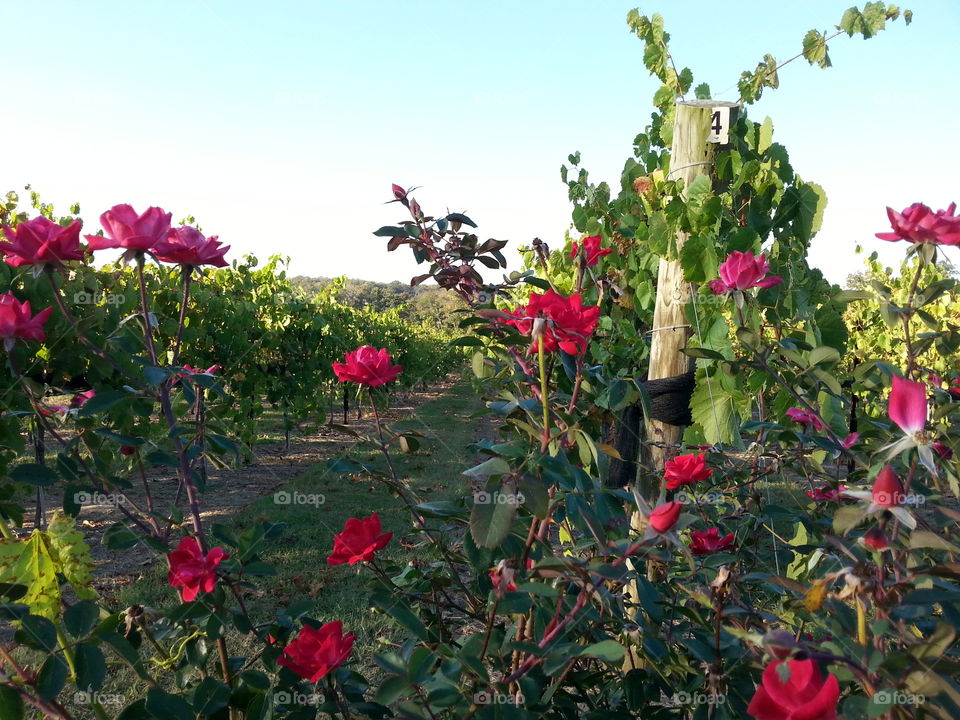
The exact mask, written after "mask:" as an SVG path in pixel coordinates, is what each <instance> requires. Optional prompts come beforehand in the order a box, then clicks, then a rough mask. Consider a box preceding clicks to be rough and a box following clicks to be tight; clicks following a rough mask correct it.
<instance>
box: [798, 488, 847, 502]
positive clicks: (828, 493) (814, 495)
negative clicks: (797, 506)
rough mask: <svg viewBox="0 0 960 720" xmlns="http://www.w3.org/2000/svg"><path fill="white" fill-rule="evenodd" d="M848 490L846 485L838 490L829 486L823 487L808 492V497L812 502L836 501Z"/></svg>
mask: <svg viewBox="0 0 960 720" xmlns="http://www.w3.org/2000/svg"><path fill="white" fill-rule="evenodd" d="M846 489H847V486H846V485H840V486H839V487H836V488H832V487H830V486H829V485H823V486H821V487H818V488H816V489H814V490H807V497H808V498H810V499H812V500H836V499H838V498H839V497H840V496H841V495H842V494H843V493H844V492H845V491H846Z"/></svg>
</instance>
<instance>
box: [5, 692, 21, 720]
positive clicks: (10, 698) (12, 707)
mask: <svg viewBox="0 0 960 720" xmlns="http://www.w3.org/2000/svg"><path fill="white" fill-rule="evenodd" d="M0 720H23V700H21V699H20V694H19V693H18V692H17V691H16V690H14V689H13V688H12V687H10V686H8V685H0Z"/></svg>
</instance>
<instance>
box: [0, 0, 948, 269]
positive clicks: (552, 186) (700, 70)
mask: <svg viewBox="0 0 960 720" xmlns="http://www.w3.org/2000/svg"><path fill="white" fill-rule="evenodd" d="M850 4H851V0H838V1H836V2H835V1H833V0H830V1H827V0H809V1H807V2H802V3H799V2H798V3H772V2H769V0H762V1H754V0H742V1H737V2H728V3H718V2H716V0H709V1H707V0H687V1H686V2H676V1H675V2H666V1H665V0H657V1H656V2H650V3H647V4H644V5H642V6H641V9H642V10H643V11H644V12H646V13H648V14H649V13H653V12H660V13H662V14H663V15H664V17H665V19H666V23H667V30H668V31H669V32H670V33H671V35H672V51H673V55H674V57H675V59H676V62H677V64H678V66H680V67H682V66H689V67H690V68H691V69H692V70H693V72H694V76H695V82H697V83H699V82H703V81H706V82H708V83H709V84H710V86H711V88H712V89H713V91H714V97H717V98H720V99H731V100H735V99H736V95H737V93H736V88H735V83H736V80H737V78H738V77H739V74H740V72H741V71H742V70H744V69H752V68H753V67H754V66H755V64H756V62H757V61H758V60H759V59H760V58H761V57H762V55H763V54H764V53H766V52H770V53H772V54H773V55H775V56H776V57H777V58H778V59H781V60H782V59H786V58H787V57H789V56H791V55H793V54H795V53H796V52H798V51H799V49H800V41H801V38H802V37H803V35H804V33H805V32H806V31H807V30H809V29H811V28H817V29H820V30H827V29H831V30H832V28H833V25H834V24H835V23H836V22H837V21H839V19H840V16H841V15H842V13H843V10H844V9H845V8H846V7H848V6H849V5H850ZM906 6H907V7H910V8H911V9H913V10H914V13H915V14H914V22H913V24H912V25H911V26H910V27H904V25H903V23H902V21H899V22H898V23H896V24H894V25H893V26H892V27H891V28H888V30H887V31H885V32H884V33H881V34H880V35H879V36H878V37H876V38H874V39H871V40H869V41H863V40H861V39H850V38H846V37H845V36H843V37H839V38H837V39H836V40H834V41H833V42H832V43H831V47H830V54H831V57H832V59H833V62H834V67H833V68H831V69H829V70H826V71H821V70H819V69H816V68H811V67H810V66H808V65H807V64H806V62H805V61H803V60H802V59H801V60H798V61H796V62H794V63H793V64H791V65H789V66H788V67H787V68H785V69H784V70H783V71H782V73H781V88H780V89H779V90H778V91H775V92H771V93H769V94H768V95H766V96H765V97H764V99H763V100H762V101H761V102H760V104H759V105H758V106H755V107H754V108H752V109H751V111H750V112H751V116H752V117H753V118H754V119H756V120H762V119H763V116H764V115H770V116H771V117H772V118H773V121H774V126H775V128H776V135H775V137H776V139H777V140H778V141H780V142H781V143H783V144H784V145H786V147H787V148H788V150H789V151H790V155H791V160H792V162H793V164H794V166H795V168H796V169H797V170H798V172H799V173H800V174H801V175H802V176H803V177H804V178H806V179H809V180H813V181H816V182H819V183H820V184H822V185H823V186H824V187H825V189H826V191H827V194H828V196H829V198H830V205H829V207H828V210H827V214H826V224H825V227H824V231H823V232H822V233H821V236H820V237H818V239H817V240H816V241H815V243H814V248H813V253H812V258H811V259H812V262H813V263H814V264H815V265H818V266H820V267H822V268H823V269H824V271H825V272H826V273H827V275H828V277H830V278H831V279H833V280H835V281H842V280H843V279H844V277H845V276H846V274H847V273H848V272H851V271H853V270H855V269H857V266H858V261H857V260H856V258H855V257H854V256H853V247H854V245H855V244H856V243H857V242H861V243H864V244H865V245H867V246H868V247H875V246H880V245H887V244H886V243H882V241H879V240H873V239H872V238H873V233H874V232H877V231H882V230H885V229H886V220H885V215H884V207H885V206H886V205H888V204H889V205H893V206H895V207H898V208H902V207H903V206H905V205H907V204H909V203H911V202H913V201H923V202H926V203H928V204H930V205H932V206H934V207H937V208H939V207H944V206H945V205H946V204H948V203H949V202H950V201H951V200H954V199H957V200H960V193H957V187H958V185H957V183H956V181H955V173H956V170H957V168H958V167H960V150H958V147H957V138H956V131H955V128H956V127H957V124H958V117H960V100H958V96H957V92H956V74H955V73H956V71H957V68H958V67H960V62H958V60H960V42H958V40H957V38H958V30H960V3H958V2H956V0H919V1H918V2H913V3H907V5H906ZM632 7H634V5H633V4H631V3H630V2H625V3H618V2H611V1H610V0H603V1H602V2H587V1H586V0H581V1H580V2H573V1H564V2H558V1H556V0H553V1H547V0H537V1H530V0H527V1H525V2H517V1H516V0H513V1H512V2H503V1H500V0H491V1H489V2H483V3H466V2H458V1H454V0H445V1H441V0H436V1H433V0H431V1H426V0H424V1H422V2H414V1H409V2H403V1H400V0H395V1H393V2H386V1H377V2H372V1H370V0H367V1H354V2H331V1H326V0H324V1H320V0H316V1H314V2H308V1H306V0H302V1H300V2H294V1H292V0H285V1H277V2H271V3H264V2H256V3H254V2H239V1H236V0H234V1H226V0H193V1H187V0H170V1H169V2H146V1H140V2H129V0H125V1H123V2H120V1H117V2H105V1H98V0H89V1H88V2H83V3H78V2H75V1H69V2H68V1H60V2H53V1H49V0H38V1H37V2H17V3H7V6H6V7H5V8H4V27H5V29H6V32H5V33H4V41H3V43H2V44H0V59H2V66H3V67H4V68H5V69H6V73H5V75H6V77H7V78H8V86H7V93H6V94H7V98H8V103H7V104H6V107H5V108H4V112H3V121H2V127H3V128H4V136H3V137H4V141H5V142H4V159H3V162H2V164H0V180H2V183H0V189H2V190H6V189H8V188H16V189H19V188H21V187H22V186H23V185H24V184H25V183H28V182H29V183H32V184H33V186H34V188H35V189H37V190H39V191H40V192H41V193H42V194H43V196H44V199H45V200H47V201H49V202H54V203H55V204H56V205H57V206H58V207H60V208H62V209H64V210H65V209H66V206H67V205H68V204H69V203H71V202H74V201H79V202H80V203H81V206H82V214H83V215H84V217H85V218H86V220H87V227H88V229H91V230H95V229H96V228H97V227H98V223H97V217H98V215H99V214H100V212H102V211H103V210H104V209H106V208H108V207H110V206H112V205H114V204H117V203H121V202H128V203H130V204H132V205H133V206H134V207H135V208H137V209H138V210H142V209H144V208H145V207H146V206H148V205H160V206H162V207H164V208H166V209H168V210H170V211H172V212H173V213H174V217H175V219H178V218H180V217H183V216H185V215H187V214H194V215H195V216H196V217H197V218H198V220H199V222H200V224H201V225H202V226H203V229H204V231H205V232H207V233H209V234H219V235H220V238H221V240H223V241H224V242H226V243H228V244H231V245H232V246H233V251H232V252H231V255H233V256H236V255H235V254H239V253H240V252H248V251H252V252H255V253H256V254H257V255H259V256H263V257H265V256H267V255H269V254H271V253H275V252H278V253H282V254H286V255H290V256H291V257H292V259H293V264H292V270H293V272H294V273H298V274H308V275H328V276H330V275H340V274H346V275H350V276H353V277H361V278H369V279H376V280H391V279H400V280H404V281H405V280H407V279H409V277H410V276H412V275H413V274H416V273H417V271H416V269H415V268H416V266H415V265H414V264H413V262H412V259H410V258H409V256H408V252H406V251H404V252H401V251H398V252H396V253H391V254H387V252H386V249H385V247H384V243H383V242H382V241H381V240H379V239H376V238H373V237H371V235H370V232H371V231H372V230H374V229H376V228H377V227H379V226H380V225H383V224H387V223H390V222H392V221H395V220H397V219H400V218H401V217H402V215H401V214H400V213H398V206H397V205H386V206H385V205H383V204H382V203H383V201H384V200H386V199H388V198H389V189H390V184H391V183H393V182H396V183H400V184H402V185H407V186H409V185H419V186H422V189H421V190H420V191H418V193H417V197H418V199H419V200H420V202H421V204H422V205H423V206H424V208H425V209H426V210H427V211H428V212H429V211H434V212H436V211H443V210H445V209H446V208H448V207H449V209H450V210H459V211H467V212H468V213H469V214H470V215H471V216H472V217H473V218H474V219H475V220H476V221H477V222H478V223H479V224H480V229H479V231H480V233H481V235H482V236H484V237H488V236H492V237H498V238H506V239H509V240H511V245H513V246H516V245H517V244H524V243H528V242H529V241H530V239H532V238H533V237H534V236H539V237H541V238H543V239H544V240H545V241H546V242H547V243H548V244H552V245H556V244H559V243H560V242H562V238H563V233H564V231H565V229H566V228H567V227H568V226H569V218H570V213H569V206H568V203H567V200H566V189H565V187H564V186H563V185H562V184H561V183H560V180H559V174H558V171H559V168H560V165H561V163H562V162H563V161H564V159H565V158H566V156H567V154H569V153H570V152H573V151H576V150H580V151H581V152H582V154H583V164H584V166H586V167H587V168H588V169H590V170H591V175H592V177H593V178H594V179H595V180H600V179H606V180H608V181H610V182H611V183H614V184H615V183H616V182H617V179H618V178H619V173H620V169H621V167H622V165H623V161H624V160H625V158H626V157H627V156H628V154H629V152H630V147H631V141H632V140H633V138H634V136H635V135H636V134H637V132H639V131H641V130H642V129H643V127H644V126H645V125H646V124H647V123H648V122H649V115H650V109H651V107H650V98H651V96H652V94H653V92H654V91H655V90H656V87H657V83H656V82H655V81H654V80H652V79H651V78H650V77H649V76H648V75H647V73H646V71H645V69H644V68H643V64H642V50H643V45H642V43H641V42H640V41H639V40H637V39H636V38H635V37H633V36H632V35H631V34H630V33H629V32H628V31H627V28H626V25H625V22H624V19H625V17H626V13H627V11H628V10H629V9H630V8H632ZM723 91H726V92H723ZM883 249H885V250H887V251H888V252H887V254H886V256H887V257H890V258H891V259H892V258H895V257H897V255H898V254H899V251H900V250H901V249H902V248H896V251H894V248H892V247H885V248H883ZM952 259H953V260H954V261H960V257H953V258H952Z"/></svg>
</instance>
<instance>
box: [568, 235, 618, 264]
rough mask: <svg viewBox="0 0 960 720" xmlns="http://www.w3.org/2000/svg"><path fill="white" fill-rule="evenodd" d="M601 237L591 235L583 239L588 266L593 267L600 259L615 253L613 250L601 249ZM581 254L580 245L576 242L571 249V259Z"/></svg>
mask: <svg viewBox="0 0 960 720" xmlns="http://www.w3.org/2000/svg"><path fill="white" fill-rule="evenodd" d="M600 241H601V237H600V236H599V235H591V236H590V237H585V238H584V239H583V254H584V257H585V258H586V260H587V265H588V266H590V267H593V266H594V265H596V264H597V263H598V262H600V258H602V257H603V256H604V255H609V254H610V253H612V252H613V250H612V249H611V248H603V249H601V248H600ZM579 252H580V244H579V243H578V242H577V241H576V240H574V241H573V245H572V246H571V248H570V259H571V260H573V259H574V258H575V257H576V256H577V254H578V253H579Z"/></svg>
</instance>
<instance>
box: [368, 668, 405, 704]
mask: <svg viewBox="0 0 960 720" xmlns="http://www.w3.org/2000/svg"><path fill="white" fill-rule="evenodd" d="M411 692H413V687H412V686H411V685H410V682H409V681H408V680H407V679H406V678H405V677H398V676H396V675H394V676H392V677H388V678H387V679H386V680H384V681H383V683H382V684H381V685H380V687H379V688H378V689H377V694H376V696H375V698H374V699H375V700H376V701H377V702H378V703H380V704H381V705H391V704H393V703H394V702H396V701H397V700H399V699H400V697H401V696H404V695H407V694H409V693H411Z"/></svg>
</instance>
